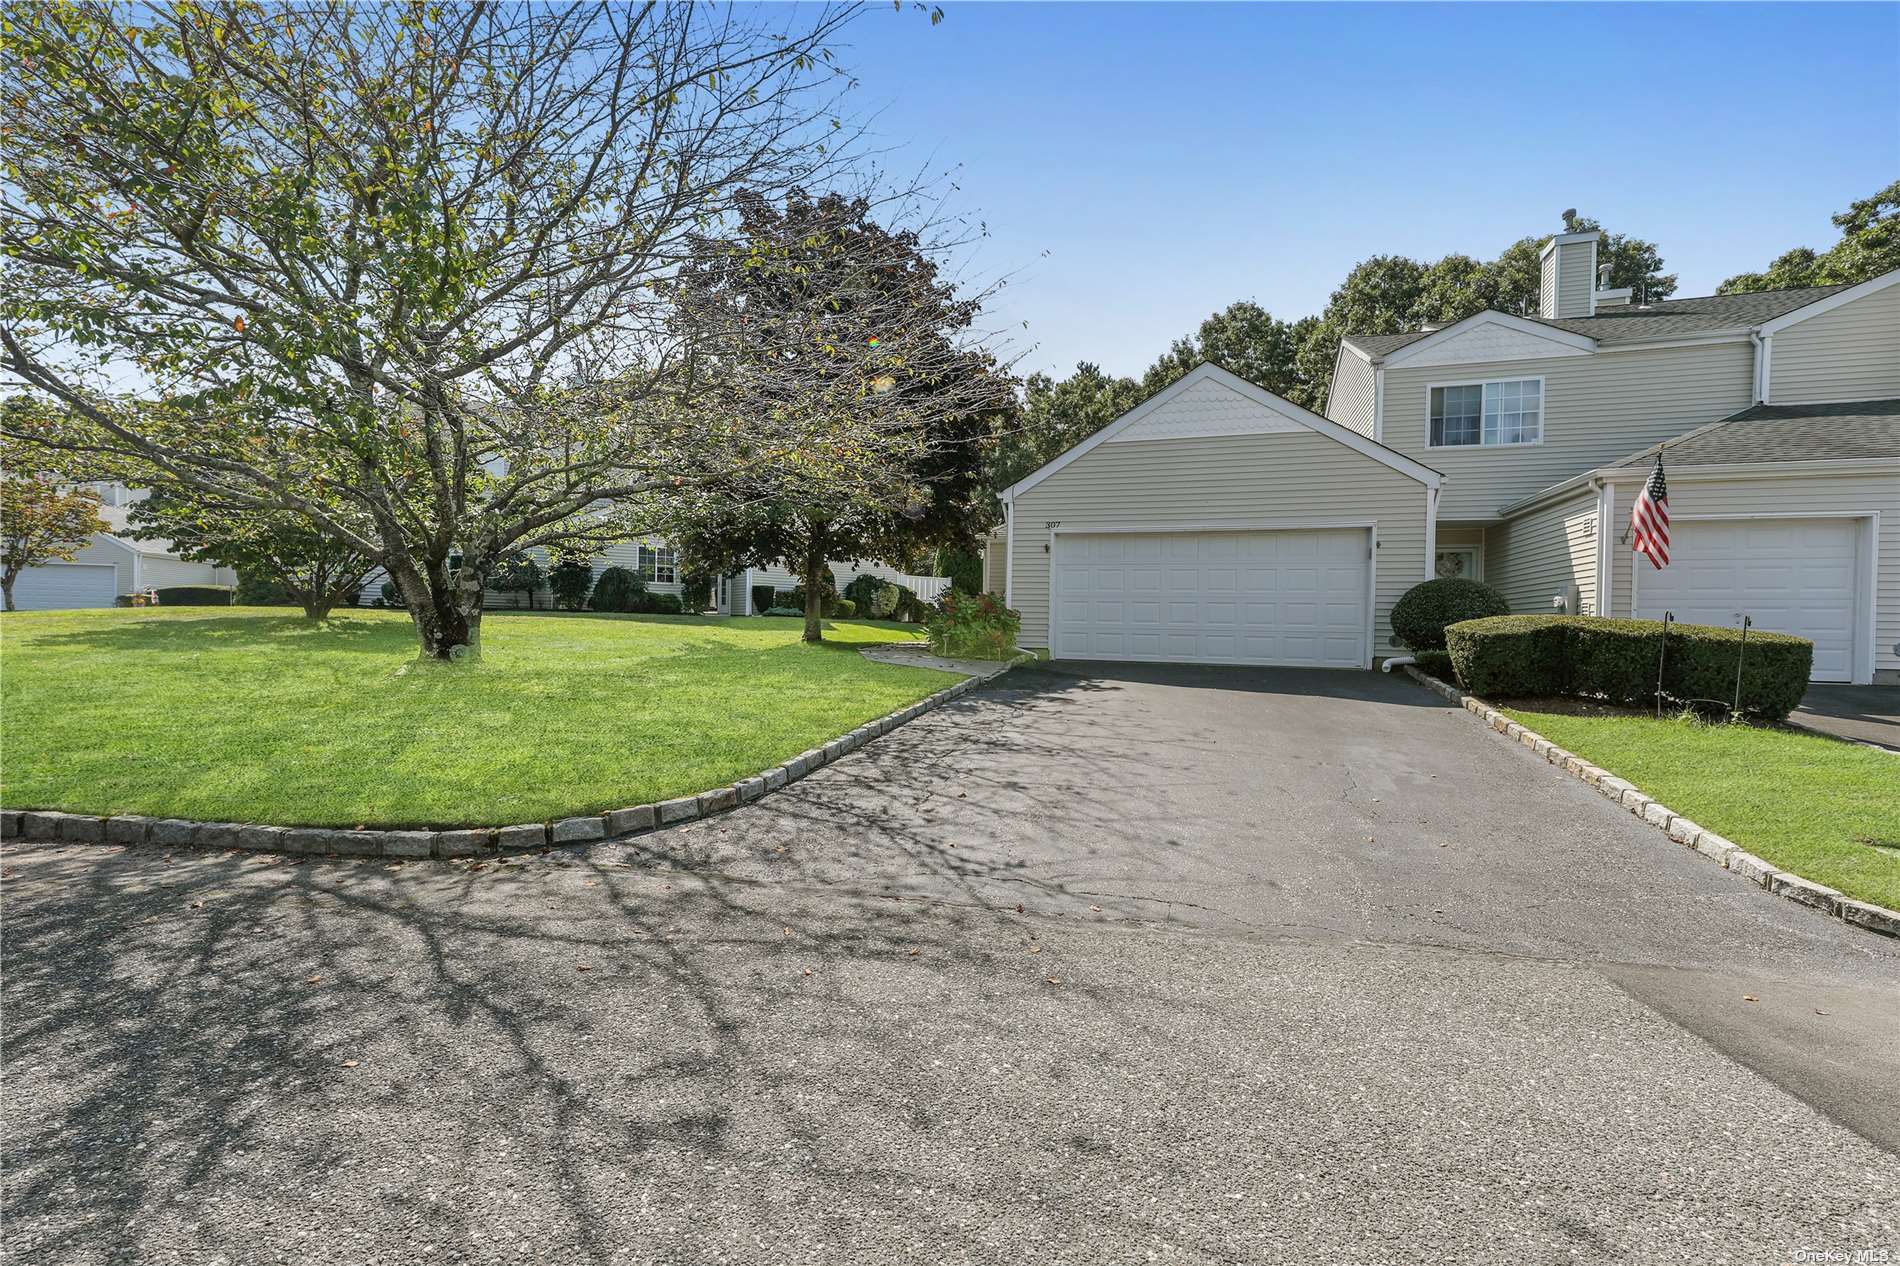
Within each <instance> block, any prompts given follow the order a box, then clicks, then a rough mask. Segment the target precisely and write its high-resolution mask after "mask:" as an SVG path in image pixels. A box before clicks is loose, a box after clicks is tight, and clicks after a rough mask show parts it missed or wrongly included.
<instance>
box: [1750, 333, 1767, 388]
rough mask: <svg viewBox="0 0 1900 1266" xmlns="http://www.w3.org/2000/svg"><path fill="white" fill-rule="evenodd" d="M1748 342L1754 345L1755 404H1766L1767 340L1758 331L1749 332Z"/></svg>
mask: <svg viewBox="0 0 1900 1266" xmlns="http://www.w3.org/2000/svg"><path fill="white" fill-rule="evenodd" d="M1748 341H1749V342H1750V343H1752V344H1754V345H1755V403H1756V404H1767V403H1768V340H1767V339H1765V338H1763V337H1762V336H1761V331H1760V330H1750V331H1749V332H1748Z"/></svg>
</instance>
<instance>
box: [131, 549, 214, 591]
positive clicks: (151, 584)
mask: <svg viewBox="0 0 1900 1266" xmlns="http://www.w3.org/2000/svg"><path fill="white" fill-rule="evenodd" d="M100 561H102V562H103V561H104V560H103V559H101V560H100ZM236 583H237V573H236V572H234V571H231V570H230V569H228V568H224V567H213V566H212V565H211V564H210V563H193V562H188V561H186V560H185V559H182V558H168V557H166V556H164V555H153V554H147V555H146V556H145V557H143V558H141V559H140V560H139V588H141V589H161V588H163V587H165V586H166V585H235V584H236Z"/></svg>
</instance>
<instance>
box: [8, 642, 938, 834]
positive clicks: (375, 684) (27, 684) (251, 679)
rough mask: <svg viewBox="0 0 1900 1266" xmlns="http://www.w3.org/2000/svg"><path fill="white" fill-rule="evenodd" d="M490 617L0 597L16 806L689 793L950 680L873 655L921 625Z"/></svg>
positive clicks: (210, 815) (443, 820) (241, 813)
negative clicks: (101, 605) (454, 624)
mask: <svg viewBox="0 0 1900 1266" xmlns="http://www.w3.org/2000/svg"><path fill="white" fill-rule="evenodd" d="M801 623H802V622H801V621H799V620H795V619H786V618H768V617H758V618H750V619H740V620H723V619H717V618H704V617H686V616H620V615H580V614H576V615H552V614H546V615H529V614H519V615H514V614H499V613H491V614H490V615H488V616H487V617H486V618H485V619H484V620H483V622H482V653H483V659H482V661H481V662H480V663H479V664H474V665H456V666H449V665H437V664H425V663H418V662H416V659H415V638H414V636H413V634H412V633H411V632H410V625H409V620H408V618H407V616H405V615H404V614H402V613H401V612H395V611H360V612H357V611H352V612H350V613H348V614H346V615H342V616H340V617H339V618H337V619H333V620H331V621H328V622H327V623H325V624H322V625H311V624H309V623H308V622H306V621H305V620H303V619H302V618H301V617H299V616H297V615H294V614H291V613H286V612H283V611H281V610H276V609H263V608H234V609H231V610H223V609H219V610H211V609H206V608H201V607H200V608H174V609H169V610H155V611H143V610H113V611H72V612H43V613H42V612H17V613H13V614H9V615H5V616H0V744H4V746H3V747H0V802H4V803H5V804H6V805H7V806H8V807H9V808H14V807H24V808H38V809H65V810H69V811H72V812H80V813H98V814H107V813H145V814H153V815H159V816H168V817H170V816H175V817H186V818H198V819H205V820H214V821H236V822H269V823H275V824H279V825H312V826H353V825H357V824H365V825H368V824H379V825H432V826H448V825H458V824H462V825H465V824H479V825H499V824H504V823H512V822H533V821H536V820H540V819H546V818H550V817H559V816H563V815H566V814H572V813H582V812H591V811H599V810H603V809H615V808H621V807H624V806H626V805H635V804H644V803H647V802H649V801H655V800H662V799H666V798H668V797H671V796H679V795H686V794H690V793H693V792H699V791H704V790H706V789H708V788H710V787H716V786H721V785H724V784H728V783H731V782H733V781H734V780H735V779H739V778H745V777H750V776H751V775H753V774H756V773H758V772H759V771H760V770H761V769H764V768H766V767H767V766H770V765H773V764H776V763H778V762H780V761H783V760H785V759H787V758H789V757H792V756H796V755H797V754H798V753H800V752H802V751H804V750H806V749H807V748H811V747H815V746H818V745H820V744H822V743H824V742H826V741H827V740H829V739H832V738H835V737H837V736H838V735H840V734H842V733H844V732H846V731H848V730H851V729H853V728H855V727H857V726H859V725H861V724H863V723H864V722H866V721H869V720H871V719H873V718H875V717H879V716H882V715H883V714H885V713H887V712H890V711H893V710H894V709H896V708H900V707H903V706H904V705H906V704H908V703H910V702H912V701H914V700H916V699H919V698H922V697H923V696H924V695H927V694H930V693H931V692H932V691H935V690H939V689H941V688H942V687H944V686H945V685H948V684H950V683H951V682H953V681H955V680H957V678H955V677H953V676H951V675H949V674H945V673H939V672H934V671H930V670H927V669H919V668H900V667H896V666H892V665H888V664H877V663H873V662H871V661H869V660H867V659H865V658H864V656H862V655H860V654H859V653H858V650H857V647H858V646H859V645H862V644H864V643H867V642H889V641H896V640H900V639H914V638H916V637H917V636H918V634H917V633H916V632H915V630H913V629H912V628H910V627H909V626H907V625H899V624H885V623H879V622H876V621H850V620H841V621H836V622H827V624H826V630H825V636H826V638H827V639H828V640H829V642H830V643H831V644H828V645H822V646H807V645H804V644H803V643H801V642H800V641H799V631H800V627H801Z"/></svg>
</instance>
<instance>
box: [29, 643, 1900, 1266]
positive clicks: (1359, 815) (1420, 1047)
mask: <svg viewBox="0 0 1900 1266" xmlns="http://www.w3.org/2000/svg"><path fill="white" fill-rule="evenodd" d="M5 870H6V873H7V875H6V890H5V911H4V913H5V919H6V925H5V931H6V941H7V943H6V951H7V961H6V977H5V982H4V983H5V991H6V997H5V1001H6V1004H7V1010H6V1016H7V1033H6V1036H7V1050H6V1058H7V1068H6V1074H7V1075H6V1093H7V1104H8V1107H7V1127H8V1128H7V1140H6V1145H7V1155H6V1158H5V1159H6V1175H5V1198H6V1207H5V1214H6V1219H5V1236H6V1240H7V1247H8V1249H9V1250H10V1251H11V1255H12V1256H13V1257H15V1258H16V1259H17V1260H21V1261H29V1260H30V1261H35V1262H47V1263H65V1262H87V1263H91V1262H119V1261H128V1262H129V1261H138V1262H172V1261H176V1262H191V1263H197V1262H213V1261H220V1260H222V1261H228V1262H234V1263H235V1262H245V1263H248V1262H280V1261H281V1262H309V1261H324V1262H369V1263H392V1264H394V1263H412V1262H436V1261H440V1262H490V1261H494V1262H502V1261H506V1262H575V1263H595V1262H600V1263H607V1262H613V1263H623V1262H624V1263H634V1262H654V1263H659V1262H667V1263H677V1262H701V1261H708V1262H710V1261H721V1262H727V1261H757V1262H774V1263H776V1262H826V1263H845V1262H879V1263H882V1262H891V1261H898V1260H918V1261H924V1262H965V1261H969V1262H1038V1263H1040V1262H1058V1261H1060V1262H1078V1263H1101V1262H1123V1261H1147V1260H1154V1261H1164V1262H1225V1261H1284V1260H1296V1259H1297V1260H1302V1261H1304V1260H1323V1261H1347V1262H1407V1263H1410V1262H1417V1261H1421V1260H1443V1259H1454V1258H1455V1259H1457V1260H1470V1261H1500V1262H1504V1261H1509V1262H1519V1261H1539V1262H1554V1261H1565V1262H1569V1261H1589V1262H1603V1261H1651V1260H1659V1259H1663V1258H1668V1259H1670V1260H1691V1261H1732V1262H1738V1263H1739V1262H1782V1261H1790V1260H1794V1257H1795V1254H1796V1253H1797V1252H1798V1251H1799V1250H1801V1249H1803V1248H1813V1249H1820V1248H1881V1247H1886V1248H1889V1249H1892V1250H1894V1251H1895V1252H1897V1253H1900V1159H1896V1156H1895V1154H1894V1149H1895V1148H1897V1147H1900V1105H1896V1102H1895V1100H1896V1098H1900V1096H1895V1095H1894V1094H1893V1087H1894V1086H1895V1085H1900V947H1896V946H1894V945H1892V944H1889V943H1887V942H1883V941H1880V940H1877V939H1875V938H1872V937H1870V936H1866V935H1860V934H1851V933H1850V930H1849V929H1846V928H1844V927H1842V926H1840V925H1839V924H1836V923H1833V922H1830V921H1828V920H1826V919H1824V918H1822V917H1821V916H1818V915H1815V914H1812V913H1811V912H1808V911H1806V910H1803V909H1801V908H1799V907H1796V906H1793V905H1791V904H1789V903H1786V902H1783V901H1780V900H1779V899H1776V898H1772V897H1770V896H1768V895H1766V894H1764V893H1761V892H1760V891H1759V890H1756V889H1753V888H1751V887H1749V886H1748V885H1746V884H1743V883H1741V882H1740V881H1738V880H1736V879H1734V878H1733V877H1731V876H1729V875H1727V874H1725V873H1724V872H1722V871H1719V870H1717V869H1716V868H1714V867H1712V866H1710V865H1708V864H1707V863H1706V862H1703V861H1701V860H1700V859H1697V858H1694V857H1692V856H1690V855H1688V854H1686V853H1685V852H1683V851H1682V850H1680V849H1678V848H1676V847H1675V846H1673V845H1669V844H1667V843H1666V842H1665V841H1663V840H1662V839H1661V838H1660V837H1659V836H1657V835H1656V834H1655V833H1653V832H1652V831H1649V830H1648V829H1647V828H1643V827H1641V826H1640V825H1639V824H1638V823H1636V822H1635V820H1634V819H1632V818H1630V817H1629V816H1628V815H1626V814H1623V813H1621V812H1620V811H1618V810H1614V809H1612V808H1611V807H1610V806H1609V805H1607V804H1606V803H1605V802H1603V801H1601V800H1600V799H1599V798H1598V797H1597V796H1596V795H1595V794H1594V793H1592V792H1590V791H1589V790H1588V789H1587V788H1583V787H1581V786H1579V785H1578V784H1575V783H1573V782H1571V781H1569V780H1567V779H1563V778H1560V777H1558V776H1556V775H1555V774H1554V773H1552V771H1550V770H1549V769H1548V768H1547V767H1544V766H1542V765H1541V764H1538V763H1536V762H1534V761H1533V760H1531V759H1530V758H1529V756H1528V754H1527V753H1525V752H1523V750H1522V749H1521V748H1519V747H1517V746H1515V745H1511V744H1507V743H1505V742H1504V741H1503V740H1501V739H1498V738H1496V736H1493V735H1490V734H1488V733H1486V732H1484V731H1482V730H1481V729H1480V728H1479V727H1477V726H1476V725H1475V724H1474V723H1472V722H1471V721H1470V719H1469V718H1468V717H1466V716H1465V715H1464V714H1462V713H1457V712H1454V711H1452V710H1450V709H1448V708H1446V707H1443V706H1441V705H1440V704H1439V702H1438V701H1437V700H1436V699H1435V697H1433V696H1430V695H1428V694H1426V693H1424V692H1423V691H1420V690H1418V689H1417V688H1416V687H1413V686H1410V685H1409V684H1408V683H1405V682H1400V681H1393V680H1390V679H1387V678H1379V677H1372V676H1369V675H1364V674H1337V675H1335V674H1319V673H1306V674H1302V673H1278V672H1265V671H1262V672H1257V673H1247V674H1212V673H1196V672H1190V671H1184V670H1153V671H1130V672H1121V671H1112V672H1111V671H1100V670H1098V671H1093V672H1087V671H1073V672H1066V671H1048V672H1039V673H1024V672H1018V673H1015V674H1012V675H1011V676H1010V677H1008V678H1006V679H1004V682H1003V683H1002V684H1001V685H1000V686H999V687H996V688H993V689H991V690H988V691H985V692H981V693H979V694H977V695H973V696H970V697H968V698H967V699H965V700H963V701H960V702H959V703H958V704H956V705H953V706H951V707H949V708H946V709H943V710H941V711H939V712H937V713H933V714H931V715H930V716H929V717H927V718H925V719H924V720H923V721H921V722H919V723H917V724H915V725H913V726H910V727H907V728H906V729H905V730H903V731H900V732H899V733H897V734H894V735H891V736H889V737H887V738H886V739H884V740H881V741H879V742H878V743H875V744H873V745H872V746H871V747H870V748H867V749H866V750H865V751H863V752H861V753H859V754H858V755H856V756H853V757H851V758H848V759H847V760H845V761H844V762H841V763H840V764H838V765H836V766H833V767H831V768H829V769H826V770H824V771H821V772H820V773H819V774H817V775H815V776H813V777H812V778H811V779H809V780H807V781H806V782H804V783H802V784H799V785H798V786H797V787H795V788H793V789H791V790H790V791H788V792H787V793H785V794H783V795H780V796H777V797H774V798H772V799H770V800H768V801H766V802H763V803H761V804H759V805H755V806H751V807H749V808H747V809H745V810H742V811H740V812H738V813H735V814H729V815H726V816H724V817H721V818H719V819H715V820H711V821H707V822H704V823H697V824H693V825H691V826H689V827H686V828H683V829H676V830H673V831H669V832H665V833H662V834H656V835H652V836H647V837H642V838H639V839H636V840H632V841H627V842H621V843H612V844H607V845H602V846H596V847H594V848H592V849H587V850H580V851H571V852H563V853H556V854H553V855H550V856H548V857H545V858H537V859H534V860H532V861H530V862H528V863H526V864H516V865H507V866H495V865H492V864H491V865H488V866H485V867H482V868H480V869H477V868H476V867H474V866H471V865H449V864H439V863H424V864H412V865H408V866H402V867H386V866H384V865H380V864H376V863H348V862H334V863H326V862H310V863H305V864H295V863H293V862H291V861H288V860H278V859H258V858H250V857H226V856H221V855H202V854H189V853H183V852H180V853H178V854H176V855H173V856H171V857H169V858H168V857H166V856H165V855H163V854H162V853H154V852H149V851H148V852H117V853H113V852H107V851H105V850H98V849H84V848H58V847H41V846H15V847H12V848H10V849H9V850H8V851H7V854H6V862H5ZM1019 905H1020V906H1021V909H1020V911H1019V910H1018V908H1017V907H1018V906H1019ZM1750 999H1753V1001H1750Z"/></svg>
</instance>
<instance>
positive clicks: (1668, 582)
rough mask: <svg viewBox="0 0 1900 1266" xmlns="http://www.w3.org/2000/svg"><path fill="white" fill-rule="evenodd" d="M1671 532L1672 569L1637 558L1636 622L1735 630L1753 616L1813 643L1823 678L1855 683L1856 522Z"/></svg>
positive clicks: (1724, 525) (1689, 525)
mask: <svg viewBox="0 0 1900 1266" xmlns="http://www.w3.org/2000/svg"><path fill="white" fill-rule="evenodd" d="M1669 534H1670V542H1669V556H1670V563H1669V566H1667V567H1665V568H1663V569H1662V570H1661V571H1656V570H1655V569H1653V568H1651V567H1650V566H1649V564H1648V563H1646V562H1644V561H1643V560H1642V559H1641V558H1637V559H1635V560H1634V565H1635V567H1636V569H1637V581H1636V614H1637V616H1638V617H1640V618H1642V619H1647V620H1660V619H1661V618H1662V615H1663V612H1665V611H1671V612H1674V613H1675V617H1676V619H1678V620H1681V621H1683V622H1684V623H1686V624H1714V625H1719V626H1722V627H1726V628H1733V627H1735V625H1737V624H1738V623H1740V617H1741V616H1742V615H1744V614H1746V615H1747V616H1748V617H1749V619H1750V620H1752V621H1753V622H1754V627H1756V628H1759V629H1769V630H1772V631H1774V632H1776V633H1793V634H1795V635H1797V636H1799V637H1805V638H1808V639H1809V640H1811V641H1812V642H1813V643H1814V678H1815V680H1816V681H1849V680H1851V679H1852V676H1853V666H1854V651H1855V645H1854V626H1855V610H1856V606H1857V603H1856V594H1857V588H1858V586H1857V578H1858V576H1859V567H1858V563H1857V547H1858V542H1859V539H1860V521H1859V520H1858V519H1736V520H1691V521H1688V522H1682V521H1678V522H1676V523H1672V524H1671V525H1670V528H1669Z"/></svg>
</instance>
